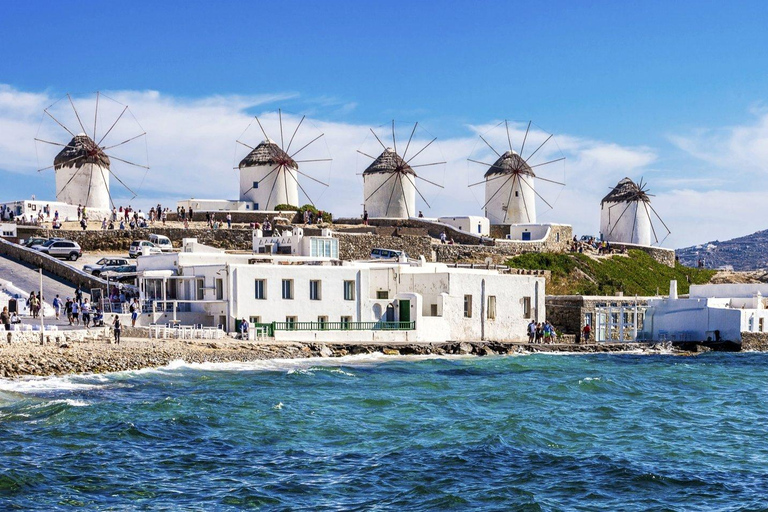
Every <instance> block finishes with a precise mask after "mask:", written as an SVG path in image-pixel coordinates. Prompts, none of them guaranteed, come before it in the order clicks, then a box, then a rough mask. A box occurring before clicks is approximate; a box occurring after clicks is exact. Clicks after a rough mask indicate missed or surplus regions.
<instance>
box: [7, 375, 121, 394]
mask: <svg viewBox="0 0 768 512" xmlns="http://www.w3.org/2000/svg"><path fill="white" fill-rule="evenodd" d="M104 382H106V379H105V378H104V377H103V376H101V375H99V376H96V375H64V376H61V377H25V378H22V379H15V380H10V379H0V390H2V391H10V392H13V393H22V394H37V393H45V392H50V391H83V390H88V389H96V388H100V387H103V385H104Z"/></svg>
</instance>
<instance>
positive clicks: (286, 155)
mask: <svg viewBox="0 0 768 512" xmlns="http://www.w3.org/2000/svg"><path fill="white" fill-rule="evenodd" d="M305 119H306V116H302V118H301V120H300V121H299V122H298V124H297V125H296V128H295V129H294V131H293V135H291V138H290V139H289V140H288V143H287V144H285V139H284V134H283V113H282V111H281V110H278V111H277V121H278V123H279V131H280V144H278V143H277V142H275V141H273V140H272V139H271V138H270V137H269V136H268V135H267V132H266V130H265V129H264V126H263V124H262V122H261V120H260V119H259V118H258V116H256V117H254V120H255V121H256V122H257V123H258V125H259V128H261V133H262V134H263V135H264V140H263V141H262V142H260V143H259V144H258V145H256V146H255V147H253V146H249V145H248V144H245V143H244V142H241V141H240V140H238V141H237V143H238V144H241V145H243V146H245V147H247V148H249V149H250V150H251V151H250V152H249V153H248V154H247V155H246V156H245V157H244V158H243V159H242V160H241V161H240V164H239V165H238V166H237V167H236V169H239V170H240V201H247V202H251V203H253V209H254V210H269V211H272V210H274V208H275V206H277V205H280V204H288V205H293V206H301V205H300V204H299V190H301V192H302V193H303V194H304V196H306V198H307V200H308V201H309V202H310V203H311V204H312V205H313V206H314V204H315V203H314V201H313V200H312V198H311V197H310V195H309V193H308V192H307V190H306V188H305V187H304V186H303V185H302V184H301V182H300V179H299V176H303V177H304V178H307V179H309V180H312V181H313V182H315V183H318V184H320V185H322V186H323V187H327V186H328V183H326V182H324V181H321V180H319V179H317V178H315V177H313V176H311V175H310V174H308V173H307V172H304V171H303V170H301V169H300V168H299V164H302V163H319V162H330V161H331V160H332V159H331V158H330V155H329V154H328V152H327V146H326V151H325V152H324V154H323V155H322V156H318V155H314V156H312V155H309V152H307V153H304V155H303V156H304V158H303V159H297V158H294V157H296V156H297V155H298V154H299V153H302V152H303V151H304V150H307V149H308V148H314V147H315V146H313V144H314V143H315V142H317V141H318V140H320V138H322V137H323V136H324V135H325V134H323V133H320V134H319V135H317V136H312V135H309V136H308V135H306V134H305V133H304V132H300V131H299V128H301V126H302V125H303V124H304V120H305ZM249 127H250V125H249ZM247 131H248V128H246V130H245V132H243V135H245V134H246V132H247ZM307 141H308V142H307ZM292 147H293V148H296V147H298V148H299V149H297V150H295V151H294V152H293V153H291V148H292ZM310 151H312V150H311V149H310Z"/></svg>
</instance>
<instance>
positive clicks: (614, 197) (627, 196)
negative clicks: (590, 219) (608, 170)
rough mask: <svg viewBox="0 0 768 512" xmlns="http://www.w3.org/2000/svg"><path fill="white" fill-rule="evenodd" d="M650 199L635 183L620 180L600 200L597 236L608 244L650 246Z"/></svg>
mask: <svg viewBox="0 0 768 512" xmlns="http://www.w3.org/2000/svg"><path fill="white" fill-rule="evenodd" d="M650 202H651V200H650V198H649V197H648V194H646V193H645V192H644V191H643V190H642V189H641V188H640V187H639V186H638V185H637V184H636V183H635V182H634V181H632V180H631V179H629V178H624V179H623V180H621V181H620V182H619V183H618V184H617V185H616V186H615V187H614V188H613V190H611V192H610V193H609V194H608V195H607V196H605V197H604V198H603V200H602V201H600V233H601V234H602V237H603V240H605V241H607V242H618V243H627V244H637V245H644V246H649V245H651V229H652V228H651V214H650V211H649V204H650Z"/></svg>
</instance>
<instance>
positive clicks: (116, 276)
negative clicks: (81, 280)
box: [101, 265, 138, 283]
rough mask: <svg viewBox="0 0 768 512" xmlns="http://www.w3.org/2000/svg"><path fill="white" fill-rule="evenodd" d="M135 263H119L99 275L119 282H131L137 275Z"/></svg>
mask: <svg viewBox="0 0 768 512" xmlns="http://www.w3.org/2000/svg"><path fill="white" fill-rule="evenodd" d="M137 275H138V274H137V272H136V265H120V266H118V267H114V268H112V269H110V270H105V271H104V272H102V274H101V277H103V278H104V279H109V280H110V281H117V282H119V283H133V282H134V280H135V279H136V276H137Z"/></svg>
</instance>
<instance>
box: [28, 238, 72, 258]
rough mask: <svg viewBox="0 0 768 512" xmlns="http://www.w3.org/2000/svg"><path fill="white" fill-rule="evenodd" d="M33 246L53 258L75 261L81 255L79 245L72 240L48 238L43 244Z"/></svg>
mask: <svg viewBox="0 0 768 512" xmlns="http://www.w3.org/2000/svg"><path fill="white" fill-rule="evenodd" d="M34 248H35V249H37V250H38V251H40V252H42V253H45V254H48V255H50V256H53V257H54V258H66V259H69V260H72V261H77V259H78V258H79V257H80V256H82V255H83V250H82V249H81V248H80V245H78V243H77V242H73V241H72V240H62V239H53V240H48V241H47V242H45V243H44V244H43V245H36V246H35V247H34Z"/></svg>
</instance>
